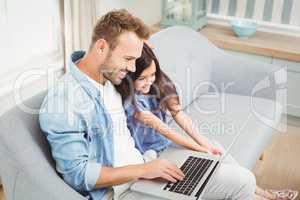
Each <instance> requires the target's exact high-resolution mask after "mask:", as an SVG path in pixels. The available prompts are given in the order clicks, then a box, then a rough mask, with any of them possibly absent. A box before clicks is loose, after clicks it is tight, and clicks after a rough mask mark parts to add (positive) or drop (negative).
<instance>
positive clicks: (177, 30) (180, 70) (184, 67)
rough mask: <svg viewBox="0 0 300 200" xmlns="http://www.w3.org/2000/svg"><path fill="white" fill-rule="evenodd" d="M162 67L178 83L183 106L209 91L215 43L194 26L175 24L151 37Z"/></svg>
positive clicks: (177, 86)
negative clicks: (213, 44)
mask: <svg viewBox="0 0 300 200" xmlns="http://www.w3.org/2000/svg"><path fill="white" fill-rule="evenodd" d="M149 41H150V43H151V44H152V45H153V46H154V52H155V54H156V56H157V58H158V60H159V62H160V65H161V68H162V70H163V71H165V72H166V74H167V75H168V76H169V77H170V78H171V79H172V81H173V82H174V83H175V84H176V88H177V90H178V93H179V95H180V99H181V102H182V105H183V107H184V106H186V105H188V104H189V103H190V102H191V101H192V100H193V99H194V98H195V97H197V96H199V95H200V94H203V93H206V92H207V91H208V85H207V83H206V82H207V81H210V73H211V65H212V63H211V62H212V61H211V60H212V59H211V57H212V52H211V51H212V47H213V46H212V44H211V43H210V42H209V41H208V40H207V39H206V38H205V37H203V36H202V35H201V34H199V33H198V32H196V31H195V30H193V29H190V28H187V27H183V26H174V27H171V28H167V29H164V30H161V31H159V32H158V33H155V34H154V35H152V36H151V38H150V40H149Z"/></svg>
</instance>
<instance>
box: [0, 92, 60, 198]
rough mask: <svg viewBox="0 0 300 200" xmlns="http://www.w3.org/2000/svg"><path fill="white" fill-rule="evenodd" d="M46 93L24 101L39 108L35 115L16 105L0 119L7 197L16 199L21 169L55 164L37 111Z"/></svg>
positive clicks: (0, 150)
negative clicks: (16, 185) (14, 194)
mask: <svg viewBox="0 0 300 200" xmlns="http://www.w3.org/2000/svg"><path fill="white" fill-rule="evenodd" d="M45 94H46V92H45V91H44V92H41V93H39V94H38V95H35V96H34V97H32V98H30V99H29V100H26V101H25V102H24V104H23V105H24V106H26V107H27V108H30V109H32V110H33V109H34V110H36V113H35V114H33V113H29V112H27V111H26V110H24V109H22V107H21V106H18V105H17V106H15V107H14V108H12V109H11V110H9V111H7V112H6V113H4V114H3V115H2V116H1V118H0V163H1V164H0V174H1V178H2V182H3V184H4V185H5V190H6V195H7V199H13V198H12V196H11V195H13V191H12V190H13V188H14V184H15V180H16V179H17V176H18V172H19V171H20V170H22V168H24V167H25V166H27V165H32V164H40V163H48V164H49V167H52V168H53V167H54V162H53V159H52V157H51V154H50V150H49V146H48V143H47V141H46V139H45V138H44V137H43V135H42V134H41V130H40V127H39V122H38V110H39V108H40V106H41V103H42V101H43V99H44V96H45ZM24 106H23V107H24Z"/></svg>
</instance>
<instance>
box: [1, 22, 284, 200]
mask: <svg viewBox="0 0 300 200" xmlns="http://www.w3.org/2000/svg"><path fill="white" fill-rule="evenodd" d="M151 42H152V43H153V44H154V46H155V51H156V53H157V55H158V57H159V59H160V61H161V65H162V68H163V69H164V70H165V71H166V72H167V73H168V74H169V75H170V77H171V78H172V79H173V80H174V81H175V82H176V84H177V88H178V91H179V93H180V94H181V95H182V97H183V99H182V103H183V105H184V107H185V109H186V112H187V113H188V114H190V115H191V116H192V117H193V118H194V119H195V120H199V121H200V122H201V123H202V124H204V126H200V129H201V131H202V132H203V134H207V136H208V137H210V138H212V139H215V140H217V141H218V142H220V143H221V144H223V145H224V146H226V145H228V144H229V143H230V141H231V139H232V138H233V137H234V135H235V134H236V133H237V132H238V131H237V129H238V128H239V127H241V126H243V129H242V131H241V132H242V134H241V136H240V139H239V141H238V142H237V144H236V145H234V146H233V148H232V151H231V153H232V154H233V156H234V157H236V159H237V160H238V161H239V162H240V163H241V164H242V165H244V166H245V167H247V168H250V169H251V168H252V167H253V166H254V164H255V162H256V160H257V159H258V157H259V155H260V154H261V153H262V151H263V149H264V148H265V147H266V145H267V144H268V143H269V141H270V138H271V135H272V131H273V127H275V125H276V124H277V123H278V121H279V119H280V115H281V111H280V110H276V112H275V117H274V118H273V120H267V119H270V117H266V116H268V115H273V114H274V112H273V111H274V106H275V107H276V105H277V104H278V103H277V102H276V101H275V98H274V97H275V93H276V87H275V86H274V87H273V86H271V87H269V88H268V89H266V90H262V91H260V92H258V93H257V94H255V95H251V91H252V89H253V88H255V86H256V85H257V83H258V82H260V81H261V80H263V79H264V78H266V77H271V79H272V77H274V72H277V71H279V70H280V68H279V67H276V66H273V65H269V64H264V63H260V62H255V61H250V60H244V59H241V58H238V57H235V56H231V55H229V54H226V53H225V52H223V51H222V50H220V49H218V48H216V47H215V46H213V45H212V44H211V43H210V42H208V41H207V40H206V39H205V38H204V37H202V36H201V35H199V33H196V32H194V31H192V30H190V29H188V28H183V27H174V28H169V29H166V30H163V31H161V32H159V33H157V34H155V35H154V36H153V37H152V38H151ZM186 69H188V70H190V72H189V74H186V73H185V70H186ZM276 76H277V77H278V76H279V77H280V76H283V75H282V74H279V75H278V74H277V75H276ZM205 81H207V82H205ZM231 81H234V82H235V84H234V85H232V86H231V87H229V88H228V89H227V90H226V92H225V93H223V96H222V97H220V98H218V95H221V93H220V90H219V92H218V93H216V89H219V88H221V85H222V83H227V82H231ZM199 83H206V84H200V86H199ZM207 83H213V84H214V86H212V85H210V86H208V85H207ZM45 93H46V92H43V93H40V94H38V95H36V96H34V97H33V98H31V99H29V100H27V101H26V102H25V105H27V106H29V107H31V108H36V109H38V108H39V107H40V105H41V102H42V100H43V98H44V96H45ZM212 94H214V95H216V96H215V98H214V96H212ZM250 96H255V97H253V98H250ZM220 99H221V100H220ZM224 99H225V100H226V101H225V103H224V105H223V106H220V102H222V101H223V100H224ZM252 101H253V102H254V104H255V109H256V110H255V112H254V111H253V109H252V108H251V107H250V106H249V105H250V104H249V103H250V102H252ZM212 110H213V111H212ZM257 113H259V114H260V113H261V114H263V115H262V116H263V117H261V116H259V115H258V114H257ZM249 114H252V115H250V117H248V116H249ZM220 119H222V120H223V121H225V122H224V124H227V123H228V124H231V125H233V126H234V128H233V129H232V130H233V131H231V132H230V133H229V132H228V134H227V132H226V131H225V132H226V134H224V133H223V132H224V130H218V129H213V128H212V129H209V128H207V127H209V126H207V125H209V124H213V123H214V122H216V121H218V120H220ZM222 120H221V121H222ZM245 122H247V123H245ZM171 123H172V122H171ZM202 124H201V125H202ZM205 124H206V126H205ZM0 127H1V128H0V163H1V164H0V174H1V177H2V182H3V185H4V189H5V194H6V198H7V200H18V199H20V200H21V199H22V200H35V199H43V200H50V199H52V200H54V199H55V200H59V199H61V200H66V199H72V200H80V199H85V198H84V197H83V196H81V195H80V194H78V193H77V192H76V191H74V190H73V189H72V188H70V187H69V186H68V185H67V184H66V183H65V182H64V181H63V180H62V179H61V178H60V176H59V175H58V174H57V173H56V171H55V165H54V161H53V160H52V158H51V155H50V151H49V146H48V144H47V142H46V140H45V138H44V137H43V135H42V134H41V131H40V129H39V125H38V115H37V114H28V113H27V112H24V111H23V110H22V109H21V108H20V107H18V106H16V107H15V108H13V109H12V110H10V111H8V112H6V113H5V114H4V115H2V116H1V118H0Z"/></svg>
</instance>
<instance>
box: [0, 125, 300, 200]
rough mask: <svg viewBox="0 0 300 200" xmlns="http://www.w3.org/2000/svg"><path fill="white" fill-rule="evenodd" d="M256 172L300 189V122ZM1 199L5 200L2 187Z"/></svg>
mask: <svg viewBox="0 0 300 200" xmlns="http://www.w3.org/2000/svg"><path fill="white" fill-rule="evenodd" d="M298 125H299V126H298ZM254 173H255V175H256V178H257V184H258V185H259V186H261V187H263V188H269V189H271V188H274V189H279V188H291V189H295V190H298V191H300V123H297V122H296V123H293V124H290V123H289V125H288V130H287V132H286V133H278V132H275V134H274V136H273V139H272V142H271V144H270V145H269V146H268V148H267V150H266V154H265V158H264V160H263V161H258V163H257V165H256V167H255V169H254ZM0 200H5V197H4V194H3V189H2V188H1V189H0ZM299 200H300V198H299Z"/></svg>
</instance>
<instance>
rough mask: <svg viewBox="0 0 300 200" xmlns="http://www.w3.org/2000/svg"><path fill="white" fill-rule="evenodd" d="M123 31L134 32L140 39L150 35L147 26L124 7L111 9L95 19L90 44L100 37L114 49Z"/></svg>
mask: <svg viewBox="0 0 300 200" xmlns="http://www.w3.org/2000/svg"><path fill="white" fill-rule="evenodd" d="M124 32H134V33H135V34H136V35H137V36H138V37H139V38H140V39H148V38H149V35H150V30H149V27H148V26H147V25H145V23H144V22H143V21H142V20H141V19H139V18H137V17H135V16H133V15H131V14H130V13H129V12H128V11H127V10H124V9H121V10H113V11H110V12H108V13H106V14H105V15H104V16H102V17H101V18H100V19H99V20H98V21H97V23H96V25H95V27H94V30H93V35H92V43H91V45H94V44H95V42H96V41H97V40H99V39H101V38H102V39H105V40H106V41H107V42H108V44H109V46H110V48H111V49H114V48H115V47H116V45H117V42H118V37H119V36H120V35H121V34H122V33H124Z"/></svg>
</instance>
